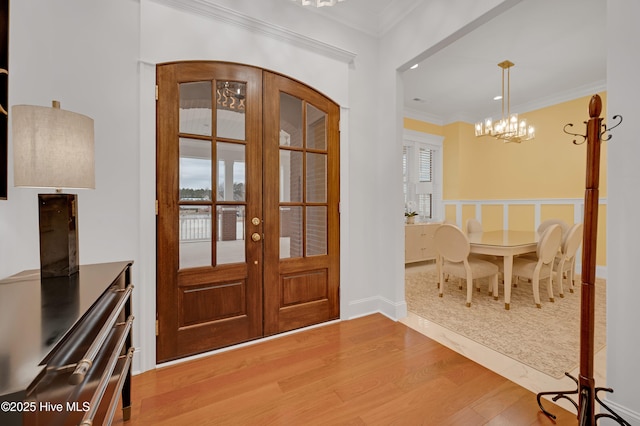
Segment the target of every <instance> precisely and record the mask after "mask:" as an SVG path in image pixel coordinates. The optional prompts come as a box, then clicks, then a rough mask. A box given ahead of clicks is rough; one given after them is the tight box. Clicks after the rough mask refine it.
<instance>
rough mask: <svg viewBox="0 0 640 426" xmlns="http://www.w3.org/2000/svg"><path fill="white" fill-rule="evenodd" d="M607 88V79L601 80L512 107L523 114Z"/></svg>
mask: <svg viewBox="0 0 640 426" xmlns="http://www.w3.org/2000/svg"><path fill="white" fill-rule="evenodd" d="M606 90H607V81H606V80H600V81H596V82H593V83H589V84H585V85H583V86H578V87H574V88H572V89H569V90H565V91H563V92H559V93H557V94H555V95H553V96H547V97H546V98H542V99H536V100H533V101H530V102H525V103H522V104H519V105H515V106H513V107H511V109H512V110H513V111H518V113H520V114H522V113H525V112H529V111H534V110H537V109H541V108H546V107H549V106H552V105H557V104H561V103H563V102H568V101H572V100H574V99H578V98H582V97H584V96H589V95H593V94H596V93H600V92H604V91H606Z"/></svg>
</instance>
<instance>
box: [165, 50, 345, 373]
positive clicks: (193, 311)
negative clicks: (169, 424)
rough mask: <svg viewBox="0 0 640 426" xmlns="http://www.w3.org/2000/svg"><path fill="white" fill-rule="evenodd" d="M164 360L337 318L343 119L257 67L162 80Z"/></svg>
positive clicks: (177, 72)
mask: <svg viewBox="0 0 640 426" xmlns="http://www.w3.org/2000/svg"><path fill="white" fill-rule="evenodd" d="M156 105H157V115H156V117H157V171H156V174H157V182H156V184H157V185H156V187H157V325H156V330H157V333H156V334H157V357H156V358H157V361H158V362H163V361H167V360H171V359H176V358H180V357H183V356H187V355H191V354H196V353H200V352H204V351H208V350H212V349H216V348H220V347H224V346H229V345H233V344H236V343H240V342H245V341H248V340H252V339H256V338H260V337H263V336H268V335H272V334H276V333H281V332H284V331H288V330H292V329H296V328H300V327H304V326H307V325H311V324H316V323H321V322H325V321H328V320H331V319H335V318H338V317H339V210H338V209H339V107H338V105H336V104H335V103H334V102H332V101H331V100H329V99H328V98H326V97H325V96H323V95H321V94H320V93H318V92H317V91H315V90H313V89H311V88H310V87H308V86H306V85H304V84H302V83H300V82H297V81H295V80H292V79H290V78H287V77H285V76H282V75H279V74H275V73H272V72H268V71H266V70H262V69H260V68H255V67H251V66H245V65H239V64H231V63H221V62H203V61H193V62H178V63H168V64H162V65H158V67H157V102H156Z"/></svg>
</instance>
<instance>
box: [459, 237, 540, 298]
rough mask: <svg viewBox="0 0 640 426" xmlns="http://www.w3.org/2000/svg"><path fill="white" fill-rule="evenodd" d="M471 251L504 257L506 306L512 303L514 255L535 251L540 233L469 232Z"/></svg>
mask: <svg viewBox="0 0 640 426" xmlns="http://www.w3.org/2000/svg"><path fill="white" fill-rule="evenodd" d="M467 237H468V238H469V243H470V245H471V253H477V254H484V255H493V256H500V257H502V258H503V275H504V308H505V309H506V310H509V308H510V304H511V285H512V282H511V281H512V270H513V258H514V256H517V255H520V254H525V253H532V252H535V251H536V249H537V247H538V239H539V234H538V233H537V232H536V231H515V230H507V229H503V230H498V231H485V232H472V233H469V234H467Z"/></svg>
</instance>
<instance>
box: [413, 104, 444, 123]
mask: <svg viewBox="0 0 640 426" xmlns="http://www.w3.org/2000/svg"><path fill="white" fill-rule="evenodd" d="M403 117H404V118H412V119H414V120H419V121H425V122H427V123H431V124H436V125H438V126H442V125H443V124H444V123H443V121H442V117H439V116H437V115H433V114H429V113H428V112H424V111H420V110H418V109H413V108H404V110H403Z"/></svg>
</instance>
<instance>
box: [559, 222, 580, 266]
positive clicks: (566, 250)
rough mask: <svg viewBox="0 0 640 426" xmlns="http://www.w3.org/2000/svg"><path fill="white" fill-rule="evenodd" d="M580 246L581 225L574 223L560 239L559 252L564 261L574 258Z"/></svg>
mask: <svg viewBox="0 0 640 426" xmlns="http://www.w3.org/2000/svg"><path fill="white" fill-rule="evenodd" d="M580 244H582V224H581V223H576V224H574V225H573V226H572V227H571V228H570V229H569V232H567V235H566V237H563V238H562V247H561V248H560V251H561V252H562V255H563V256H564V257H565V259H571V258H573V257H575V255H576V253H577V252H578V247H580Z"/></svg>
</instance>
